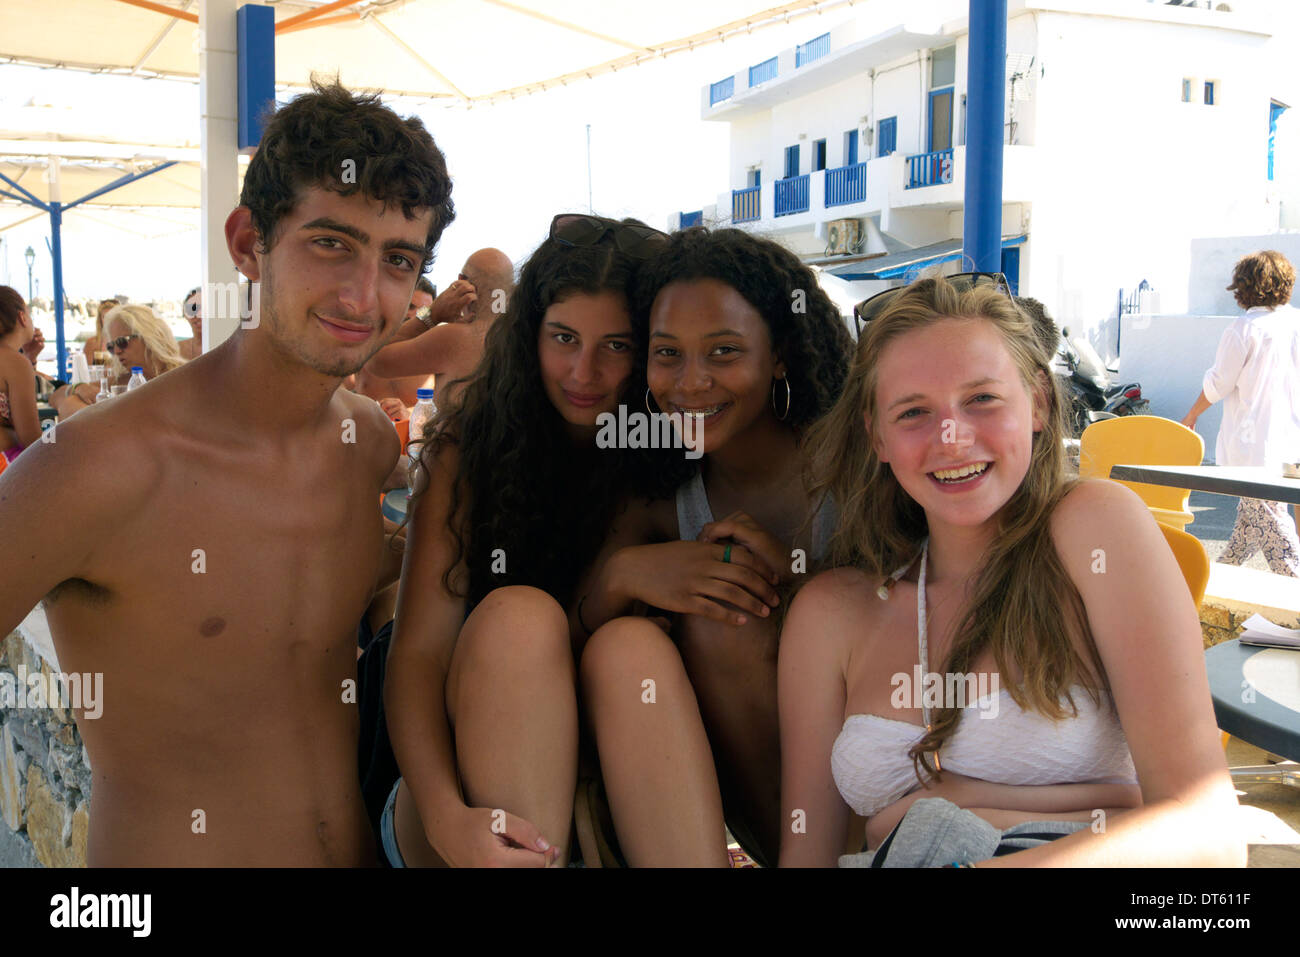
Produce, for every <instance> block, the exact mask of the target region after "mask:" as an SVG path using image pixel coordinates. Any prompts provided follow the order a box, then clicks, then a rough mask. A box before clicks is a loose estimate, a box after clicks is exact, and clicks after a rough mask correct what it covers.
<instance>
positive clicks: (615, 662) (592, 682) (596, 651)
mask: <svg viewBox="0 0 1300 957" xmlns="http://www.w3.org/2000/svg"><path fill="white" fill-rule="evenodd" d="M578 670H579V674H580V676H581V680H582V688H583V693H584V695H585V696H586V697H587V699H588V700H589V701H594V700H597V699H599V698H600V697H601V696H602V693H603V692H607V691H609V690H610V689H612V688H616V687H622V686H624V685H628V684H629V682H634V683H635V686H636V688H637V691H638V693H640V690H641V685H642V684H643V683H644V682H645V680H646V679H651V680H653V681H654V682H656V683H659V682H661V681H662V680H664V678H665V677H667V676H669V675H671V674H674V673H679V672H682V663H681V656H680V655H679V654H678V653H677V648H676V646H675V645H673V642H672V639H671V638H669V637H668V635H666V634H665V633H664V630H663V629H662V628H660V627H659V626H658V625H656V624H655V623H654V622H652V621H650V620H648V619H646V618H615V619H613V620H612V621H608V622H606V623H605V624H603V625H601V626H600V627H599V628H597V629H596V631H595V633H594V634H593V635H592V636H591V637H590V638H589V639H587V644H586V647H584V648H583V650H582V661H581V663H580V664H579V666H578Z"/></svg>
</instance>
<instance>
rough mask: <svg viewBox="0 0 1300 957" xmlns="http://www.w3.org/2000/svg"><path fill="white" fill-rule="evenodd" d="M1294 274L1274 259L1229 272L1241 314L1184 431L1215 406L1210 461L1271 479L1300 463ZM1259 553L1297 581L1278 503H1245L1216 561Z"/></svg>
mask: <svg viewBox="0 0 1300 957" xmlns="http://www.w3.org/2000/svg"><path fill="white" fill-rule="evenodd" d="M1294 287H1295V267H1294V266H1292V265H1291V263H1289V262H1288V261H1287V259H1286V257H1285V256H1283V255H1282V254H1281V253H1279V252H1274V251H1273V250H1265V251H1263V252H1258V253H1252V254H1251V255H1249V256H1246V257H1245V258H1244V259H1242V260H1241V261H1240V262H1238V263H1237V265H1236V267H1235V268H1234V269H1233V271H1232V285H1231V286H1229V287H1228V289H1229V290H1231V291H1232V293H1233V295H1234V296H1236V299H1237V305H1239V306H1241V308H1243V309H1245V310H1246V314H1245V315H1244V316H1242V317H1241V318H1240V319H1238V320H1237V321H1236V322H1234V323H1233V324H1232V325H1231V326H1229V327H1228V328H1227V329H1226V330H1224V333H1223V337H1222V338H1221V339H1220V340H1219V352H1218V354H1217V355H1216V356H1215V358H1214V366H1213V368H1211V369H1210V370H1209V371H1208V372H1206V373H1205V379H1204V381H1203V382H1202V385H1201V394H1200V396H1199V397H1198V398H1197V400H1196V404H1195V405H1193V406H1192V408H1191V411H1190V412H1188V413H1187V415H1186V416H1184V417H1183V425H1185V426H1187V427H1188V428H1189V429H1194V428H1196V420H1197V418H1199V417H1200V415H1201V413H1202V412H1204V411H1205V410H1206V409H1208V408H1209V407H1210V406H1211V405H1213V404H1214V403H1215V402H1218V401H1219V400H1220V399H1222V400H1224V401H1223V424H1222V425H1220V426H1219V439H1218V442H1217V444H1216V445H1215V450H1214V459H1215V461H1216V462H1217V463H1218V464H1220V465H1263V466H1267V467H1269V468H1271V469H1274V470H1275V471H1278V470H1280V468H1281V465H1282V463H1283V462H1300V310H1297V309H1295V308H1293V307H1292V306H1290V305H1288V303H1289V302H1290V301H1291V291H1292V289H1293V288H1294ZM1261 548H1262V549H1263V550H1264V557H1265V558H1266V559H1267V560H1268V567H1269V568H1270V569H1271V570H1272V571H1273V573H1274V574H1278V575H1290V576H1291V577H1292V578H1296V577H1300V540H1297V538H1296V526H1295V522H1294V521H1293V520H1292V518H1291V516H1290V515H1289V514H1287V510H1286V506H1285V505H1283V504H1282V503H1280V502H1266V501H1262V500H1260V499H1253V498H1243V499H1240V500H1239V502H1238V504H1237V523H1236V525H1234V526H1233V529H1232V537H1231V538H1230V539H1229V540H1228V547H1227V548H1226V549H1224V552H1223V554H1222V555H1220V556H1219V558H1218V561H1220V562H1223V563H1224V564H1227V565H1240V564H1242V563H1243V562H1245V561H1246V560H1247V559H1248V558H1250V557H1251V556H1252V555H1254V554H1255V552H1256V551H1258V550H1259V549H1261Z"/></svg>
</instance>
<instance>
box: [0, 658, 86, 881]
mask: <svg viewBox="0 0 1300 957" xmlns="http://www.w3.org/2000/svg"><path fill="white" fill-rule="evenodd" d="M20 669H21V670H20ZM56 670H57V664H56V665H55V666H54V667H53V668H52V667H51V665H50V663H49V662H47V661H45V660H44V659H43V658H42V656H41V654H40V652H38V651H37V650H36V649H35V648H34V647H33V646H32V645H31V644H30V643H29V642H28V641H26V640H25V639H24V637H23V635H22V634H21V633H20V632H14V633H13V634H11V635H9V636H8V637H7V638H5V639H4V641H3V642H0V675H4V676H5V677H4V678H2V679H0V680H3V681H4V683H5V684H7V685H9V686H11V687H14V688H15V689H16V690H17V691H18V692H19V695H20V697H19V698H18V701H17V703H16V705H15V706H12V707H11V706H9V705H10V703H9V702H8V701H3V702H0V818H3V821H4V824H3V826H0V866H7V867H15V866H17V867H39V866H41V865H44V866H45V867H84V866H85V864H86V833H87V831H88V829H89V825H90V815H89V807H90V761H89V760H88V759H87V757H86V749H85V747H83V745H82V743H81V735H80V733H79V732H78V731H77V726H76V723H75V722H74V720H73V716H72V713H71V711H70V710H69V709H67V708H62V707H58V704H59V702H58V701H54V702H52V704H54V705H55V707H44V708H41V707H35V708H31V707H27V704H28V703H29V702H28V700H27V699H26V698H25V697H24V696H23V692H24V691H25V690H26V689H25V688H23V687H21V686H19V685H18V683H17V682H18V676H19V675H20V674H23V675H32V676H34V675H36V674H38V673H41V674H43V675H44V679H45V687H47V688H48V687H51V686H52V684H53V675H54V673H55V671H56Z"/></svg>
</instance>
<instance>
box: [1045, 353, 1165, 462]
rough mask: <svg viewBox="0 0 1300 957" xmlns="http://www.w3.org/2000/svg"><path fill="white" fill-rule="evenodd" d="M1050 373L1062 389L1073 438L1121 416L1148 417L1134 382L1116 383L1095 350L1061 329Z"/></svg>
mask: <svg viewBox="0 0 1300 957" xmlns="http://www.w3.org/2000/svg"><path fill="white" fill-rule="evenodd" d="M1052 372H1053V374H1054V375H1055V376H1056V378H1057V382H1058V384H1059V385H1060V387H1061V397H1062V400H1063V403H1064V405H1065V413H1066V421H1067V424H1068V425H1069V428H1070V432H1071V435H1072V437H1073V438H1078V437H1079V436H1080V435H1082V434H1083V430H1084V429H1086V428H1087V427H1088V426H1090V425H1091V424H1092V423H1093V422H1097V421H1099V420H1101V419H1109V418H1114V417H1116V416H1120V415H1150V414H1151V403H1150V402H1149V401H1147V400H1146V399H1144V398H1143V397H1142V386H1141V384H1140V383H1137V382H1125V383H1117V382H1115V381H1114V379H1112V377H1111V373H1110V370H1108V369H1107V368H1106V364H1105V363H1104V362H1103V361H1102V359H1101V357H1100V356H1099V355H1097V351H1096V350H1095V349H1093V348H1092V346H1091V345H1090V344H1089V343H1088V342H1087V340H1085V339H1071V338H1070V330H1069V329H1062V330H1061V341H1060V344H1059V345H1058V346H1057V350H1056V356H1055V358H1054V362H1053V367H1052Z"/></svg>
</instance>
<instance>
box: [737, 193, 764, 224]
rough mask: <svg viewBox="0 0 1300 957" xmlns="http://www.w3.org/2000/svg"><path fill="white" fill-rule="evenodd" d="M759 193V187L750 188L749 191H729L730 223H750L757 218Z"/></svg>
mask: <svg viewBox="0 0 1300 957" xmlns="http://www.w3.org/2000/svg"><path fill="white" fill-rule="evenodd" d="M761 191H762V187H761V186H751V187H749V189H733V190H732V191H731V221H732V222H733V223H752V222H754V221H755V220H756V219H758V218H759V216H760V214H761V208H760V206H759V202H760V200H759V194H760V192H761Z"/></svg>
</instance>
